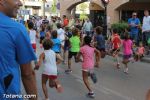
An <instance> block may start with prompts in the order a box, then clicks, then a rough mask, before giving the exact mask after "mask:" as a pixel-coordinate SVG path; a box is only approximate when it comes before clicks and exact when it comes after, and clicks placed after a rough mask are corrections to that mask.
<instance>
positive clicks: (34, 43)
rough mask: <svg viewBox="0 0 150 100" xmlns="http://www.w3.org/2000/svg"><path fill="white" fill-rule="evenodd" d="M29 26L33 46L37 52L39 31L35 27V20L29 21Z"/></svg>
mask: <svg viewBox="0 0 150 100" xmlns="http://www.w3.org/2000/svg"><path fill="white" fill-rule="evenodd" d="M28 28H29V37H30V41H31V45H32V48H33V49H34V52H36V38H38V33H37V32H36V31H35V30H34V29H33V28H34V24H33V22H29V23H28Z"/></svg>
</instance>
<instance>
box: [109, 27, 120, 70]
mask: <svg viewBox="0 0 150 100" xmlns="http://www.w3.org/2000/svg"><path fill="white" fill-rule="evenodd" d="M111 40H112V49H113V50H112V53H113V54H112V56H113V57H114V58H115V61H117V64H116V67H117V68H118V69H119V68H120V62H119V57H118V54H119V51H120V46H121V39H120V36H119V35H118V33H117V29H113V35H112V39H111Z"/></svg>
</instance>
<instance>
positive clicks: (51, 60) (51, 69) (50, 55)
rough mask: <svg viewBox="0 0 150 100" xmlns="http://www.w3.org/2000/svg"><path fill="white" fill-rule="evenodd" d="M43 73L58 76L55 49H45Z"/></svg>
mask: <svg viewBox="0 0 150 100" xmlns="http://www.w3.org/2000/svg"><path fill="white" fill-rule="evenodd" d="M44 54H45V59H44V61H43V67H44V68H43V73H42V74H45V75H56V76H57V65H56V53H55V52H54V51H53V50H51V49H50V50H44Z"/></svg>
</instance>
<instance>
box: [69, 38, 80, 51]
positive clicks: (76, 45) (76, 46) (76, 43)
mask: <svg viewBox="0 0 150 100" xmlns="http://www.w3.org/2000/svg"><path fill="white" fill-rule="evenodd" d="M69 42H70V45H71V48H70V51H71V52H79V51H80V38H79V37H78V36H72V37H71V38H70V39H69Z"/></svg>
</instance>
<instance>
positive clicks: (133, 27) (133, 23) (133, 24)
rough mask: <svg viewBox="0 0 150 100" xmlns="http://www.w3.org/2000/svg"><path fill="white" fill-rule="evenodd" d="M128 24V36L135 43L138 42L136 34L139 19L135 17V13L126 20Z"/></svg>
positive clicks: (137, 32) (137, 33)
mask: <svg viewBox="0 0 150 100" xmlns="http://www.w3.org/2000/svg"><path fill="white" fill-rule="evenodd" d="M128 24H129V27H130V30H131V32H130V37H131V38H132V39H133V40H134V41H135V42H136V43H137V42H138V35H139V27H140V20H139V19H138V18H137V13H136V12H133V13H132V18H130V19H129V20H128Z"/></svg>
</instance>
